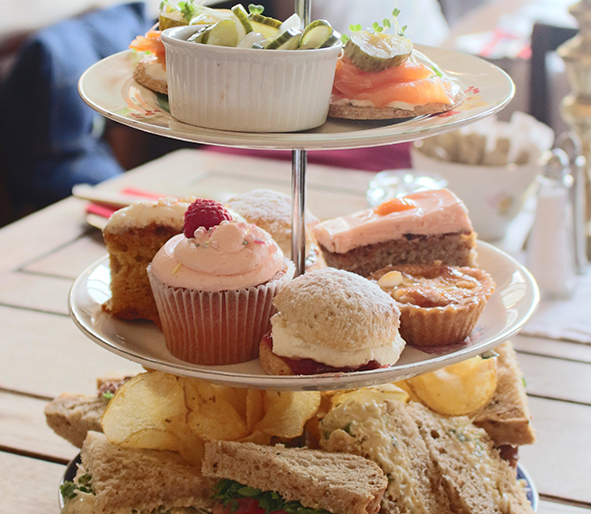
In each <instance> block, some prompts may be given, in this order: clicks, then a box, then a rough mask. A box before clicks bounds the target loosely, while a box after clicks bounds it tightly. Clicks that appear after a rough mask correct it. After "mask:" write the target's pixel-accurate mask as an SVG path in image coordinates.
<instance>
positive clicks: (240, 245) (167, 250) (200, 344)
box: [148, 200, 294, 365]
mask: <svg viewBox="0 0 591 514" xmlns="http://www.w3.org/2000/svg"><path fill="white" fill-rule="evenodd" d="M199 202H201V204H203V203H204V202H210V203H211V202H213V201H211V200H208V201H204V200H197V201H196V202H195V204H198V203H199ZM215 203H216V204H217V202H215ZM195 204H193V205H195ZM193 205H192V206H191V207H193ZM191 207H190V208H189V209H188V210H187V214H186V215H185V229H184V233H183V234H179V235H177V236H175V237H173V238H172V239H170V240H169V241H168V242H167V243H166V244H165V245H164V246H163V247H162V248H161V249H160V251H159V252H158V253H157V254H156V256H155V257H154V259H153V261H152V263H151V264H150V266H149V267H148V276H149V278H150V283H151V286H152V291H153V293H154V298H155V300H156V305H157V307H158V312H159V314H160V320H161V323H162V331H163V332H164V337H165V339H166V345H167V347H168V349H169V350H170V352H171V353H172V354H173V355H174V356H176V357H178V358H179V359H182V360H184V361H187V362H191V363H194V364H205V365H222V364H235V363H238V362H245V361H249V360H252V359H255V358H257V357H258V344H259V342H260V340H261V338H262V336H263V335H264V334H265V333H266V332H267V331H268V330H269V328H270V318H271V316H272V315H273V313H274V308H273V298H274V297H275V295H276V294H277V293H278V292H279V291H280V290H281V288H282V287H283V286H284V285H285V284H287V283H288V282H289V281H290V280H291V278H292V277H293V274H294V267H293V264H292V263H291V262H289V261H288V260H287V259H285V258H284V256H283V253H282V252H281V249H280V248H279V247H278V246H277V244H276V243H275V242H274V241H273V239H272V238H271V236H270V235H269V234H268V233H267V232H265V231H264V230H263V229H261V228H259V227H256V226H255V225H251V224H248V223H244V222H239V221H233V220H231V216H229V215H226V214H227V211H226V210H225V208H224V207H223V206H222V205H221V204H217V206H214V207H215V209H217V211H216V212H215V213H214V215H213V219H212V218H211V216H209V214H207V213H206V214H205V215H204V214H203V213H202V212H200V213H198V216H197V218H199V219H197V220H196V219H195V218H193V219H192V220H191V222H190V223H189V222H188V216H189V213H190V211H191ZM197 207H199V205H198V206H197ZM215 209H214V210H215ZM203 212H205V211H203ZM220 213H222V214H221V215H220ZM216 216H217V218H216ZM220 216H221V217H220Z"/></svg>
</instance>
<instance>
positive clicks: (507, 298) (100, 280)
mask: <svg viewBox="0 0 591 514" xmlns="http://www.w3.org/2000/svg"><path fill="white" fill-rule="evenodd" d="M477 251H478V264H479V266H480V267H481V268H482V269H484V270H485V271H487V272H488V273H490V275H491V276H492V277H493V280H494V281H495V284H496V290H495V292H494V294H493V296H492V297H491V298H490V300H489V301H488V303H487V305H486V307H485V309H484V311H483V313H482V315H481V317H480V319H479V320H478V324H477V325H476V328H475V329H474V331H473V332H472V334H471V335H470V337H468V338H467V339H466V341H465V342H464V343H462V344H458V345H455V346H453V347H448V348H445V349H439V350H435V349H429V351H425V350H424V349H419V348H417V347H411V346H407V347H406V348H405V349H404V351H403V352H402V355H401V357H400V360H399V361H398V362H397V363H396V364H395V365H394V366H391V367H388V368H380V369H376V370H371V371H358V372H352V373H334V374H322V375H297V376H275V375H267V374H265V372H264V371H263V369H262V367H261V365H260V363H259V361H258V360H253V361H250V362H245V363H241V364H233V365H226V366H203V365H197V364H190V363H187V362H184V361H181V360H180V359H177V358H176V357H174V356H173V355H172V354H171V353H170V352H169V351H168V349H167V347H166V344H165V341H164V335H163V334H162V332H161V331H160V330H159V329H158V327H156V325H155V324H153V323H151V322H142V321H124V320H121V319H117V318H114V317H112V316H111V315H109V314H107V313H106V312H105V311H104V310H103V309H102V305H103V304H104V303H105V302H106V301H107V300H108V299H109V298H110V296H111V292H110V271H109V262H108V257H106V256H105V257H104V258H102V259H100V260H99V261H97V262H96V263H94V264H93V265H92V266H90V267H89V268H88V269H87V270H86V271H85V272H84V273H82V275H80V276H79V277H78V278H77V279H76V281H75V282H74V285H73V286H72V289H71V291H70V296H69V300H68V306H69V310H70V315H71V317H72V319H73V320H74V322H75V323H76V325H77V326H78V327H79V328H80V329H81V330H82V332H84V333H85V334H86V335H87V336H88V337H89V338H90V339H92V340H93V341H95V342H96V343H98V344H99V345H100V346H102V347H104V348H106V349H107V350H109V351H111V352H113V353H115V354H117V355H120V356H121V357H124V358H127V359H129V360H132V361H134V362H137V363H139V364H141V365H143V366H145V367H146V368H150V369H158V370H161V371H165V372H168V373H173V374H175V375H184V376H189V377H195V378H201V379H204V380H208V381H210V382H214V383H218V384H223V385H228V386H233V387H251V388H258V389H273V390H292V391H295V390H300V391H303V390H308V391H309V390H332V389H347V388H356V387H363V386H369V385H375V384H380V383H386V382H395V381H399V380H404V379H407V378H410V377H413V376H416V375H420V374H423V373H427V372H430V371H434V370H436V369H439V368H442V367H444V366H448V365H450V364H454V363H456V362H460V361H462V360H465V359H468V358H470V357H473V356H476V355H478V354H481V353H483V352H485V351H487V350H489V349H492V348H494V347H495V346H498V345H499V344H500V343H502V342H503V341H505V340H506V339H508V338H509V337H511V335H513V334H515V333H516V332H518V331H519V330H520V329H521V328H522V327H523V325H524V324H525V323H526V322H527V321H528V320H529V319H530V317H531V316H532V315H533V313H534V311H535V308H536V306H537V304H538V301H539V294H538V289H537V286H536V283H535V281H534V279H533V278H532V276H531V275H530V273H529V272H528V271H527V270H526V269H525V268H524V267H522V266H521V265H520V264H519V263H518V262H517V261H515V260H514V259H512V258H511V257H509V256H508V255H507V254H505V253H503V252H502V251H500V250H498V249H497V248H495V247H494V246H492V245H489V244H486V243H483V242H479V243H478V248H477Z"/></svg>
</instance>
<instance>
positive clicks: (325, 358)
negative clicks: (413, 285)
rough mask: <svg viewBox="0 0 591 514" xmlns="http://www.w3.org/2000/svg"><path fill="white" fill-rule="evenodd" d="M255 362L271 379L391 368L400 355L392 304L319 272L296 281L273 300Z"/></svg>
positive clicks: (364, 287) (356, 279)
mask: <svg viewBox="0 0 591 514" xmlns="http://www.w3.org/2000/svg"><path fill="white" fill-rule="evenodd" d="M273 304H274V305H275V307H276V308H277V311H278V312H277V313H276V314H275V315H274V316H273V317H272V318H271V325H272V329H271V332H270V333H269V334H267V335H266V336H265V337H264V338H263V340H262V342H261V345H260V352H259V353H260V362H261V365H262V366H263V369H264V370H265V371H266V372H267V373H269V374H272V375H315V374H320V373H341V372H350V371H365V370H371V369H378V368H382V367H387V366H391V365H393V364H394V363H395V362H396V361H397V360H398V359H399V357H400V354H401V353H402V350H403V349H404V346H405V343H404V340H403V339H402V338H401V337H400V334H399V333H398V327H399V317H400V313H399V310H398V307H397V306H396V302H395V301H394V300H393V299H392V298H391V297H390V295H388V294H387V293H385V292H384V291H382V290H381V289H380V288H379V287H378V286H377V285H376V284H373V283H371V282H370V281H369V280H367V279H365V278H363V277H360V276H359V275H355V274H354V273H349V272H347V271H342V270H336V269H333V268H324V269H320V270H316V271H311V272H309V273H306V274H305V275H300V276H299V277H298V278H296V279H294V280H293V281H292V282H290V283H289V284H288V285H287V286H285V287H284V288H283V289H282V291H281V292H280V293H279V294H278V295H277V296H276V297H275V299H274V302H273Z"/></svg>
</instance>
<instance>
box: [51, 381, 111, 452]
mask: <svg viewBox="0 0 591 514" xmlns="http://www.w3.org/2000/svg"><path fill="white" fill-rule="evenodd" d="M106 408H107V400H105V399H104V398H101V397H98V396H87V395H83V394H67V393H64V394H61V395H60V396H58V397H57V398H55V399H53V400H52V401H51V402H49V403H48V404H47V405H46V406H45V409H44V410H43V412H44V413H45V420H46V421H47V424H48V425H49V427H50V428H52V429H53V431H54V432H55V433H56V434H57V435H59V436H60V437H63V438H64V439H65V440H66V441H69V442H70V443H72V444H73V445H74V446H76V447H78V448H81V447H82V443H84V439H86V434H87V433H88V432H89V431H90V430H94V431H95V432H102V431H103V429H102V427H101V417H102V415H103V413H104V412H105V409H106Z"/></svg>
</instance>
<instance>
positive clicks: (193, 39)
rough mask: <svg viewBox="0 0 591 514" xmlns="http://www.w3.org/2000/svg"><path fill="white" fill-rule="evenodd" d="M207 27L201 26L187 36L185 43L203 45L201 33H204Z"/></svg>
mask: <svg viewBox="0 0 591 514" xmlns="http://www.w3.org/2000/svg"><path fill="white" fill-rule="evenodd" d="M207 27H208V26H207V25H203V26H202V27H200V28H199V30H197V31H196V32H194V33H193V34H191V35H190V36H189V38H188V39H187V41H188V42H189V43H203V33H204V32H205V29H207Z"/></svg>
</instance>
